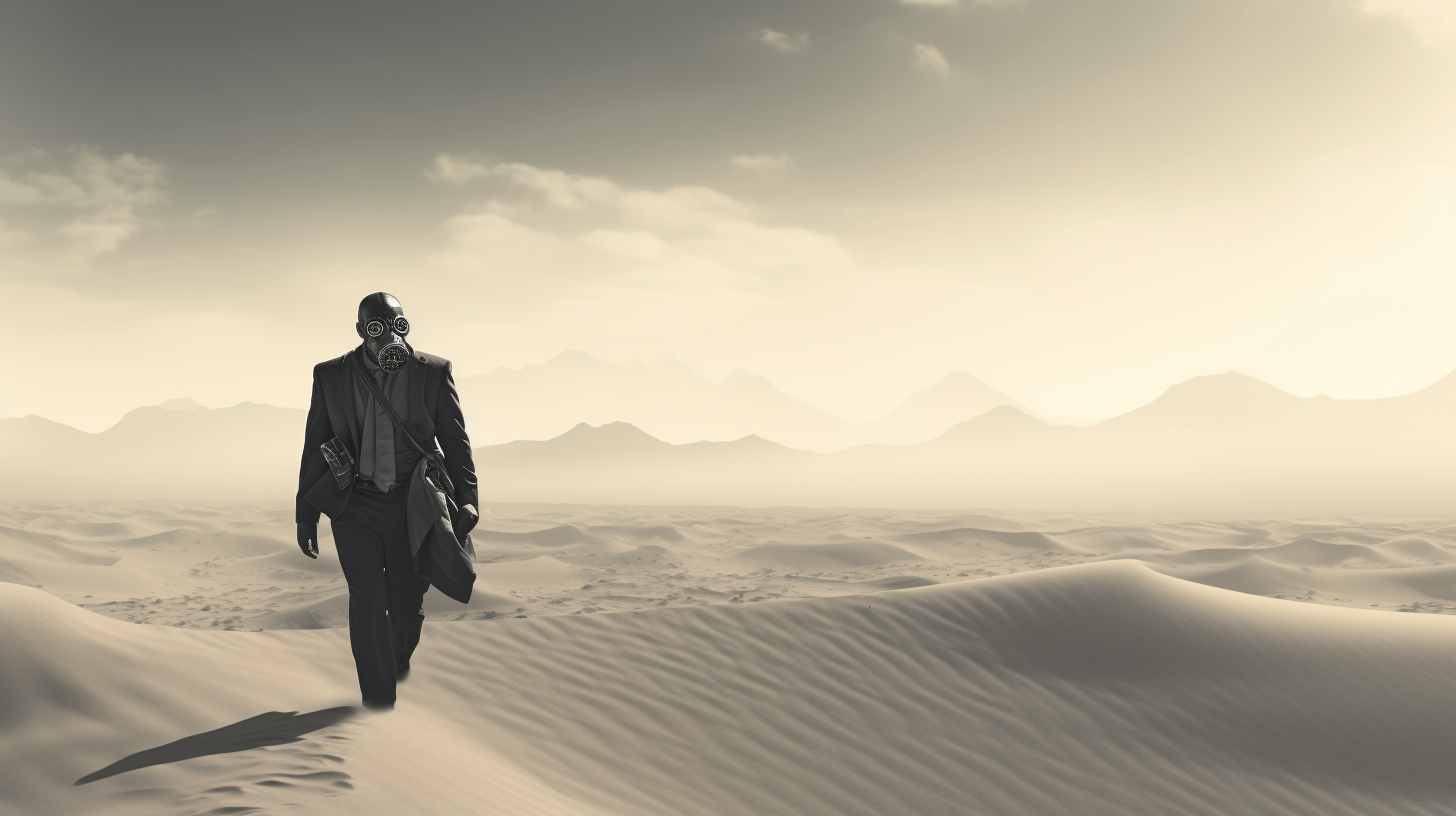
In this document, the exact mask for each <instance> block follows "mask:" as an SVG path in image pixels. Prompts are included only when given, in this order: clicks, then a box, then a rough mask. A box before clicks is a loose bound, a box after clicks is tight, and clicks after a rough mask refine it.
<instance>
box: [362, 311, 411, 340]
mask: <svg viewBox="0 0 1456 816" xmlns="http://www.w3.org/2000/svg"><path fill="white" fill-rule="evenodd" d="M364 329H365V331H367V332H369V336H370V337H380V336H382V335H383V334H384V333H385V332H387V331H393V332H394V333H395V334H397V335H399V336H400V337H404V336H405V335H407V334H409V330H410V324H409V321H408V320H405V319H404V315H395V316H394V318H393V319H392V320H391V319H388V318H383V317H375V318H370V320H369V325H367V326H365V327H364Z"/></svg>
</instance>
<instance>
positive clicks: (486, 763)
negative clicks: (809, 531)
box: [0, 561, 1456, 816]
mask: <svg viewBox="0 0 1456 816" xmlns="http://www.w3.org/2000/svg"><path fill="white" fill-rule="evenodd" d="M344 634H345V633H344V632H343V631H342V630H315V631H302V630H299V631H269V632H256V633H242V632H198V631H188V630H182V629H176V628H169V627H156V626H146V625H136V624H130V623H124V622H120V621H114V620H108V619H106V618H103V617H101V616H98V615H93V614H91V613H89V612H86V611H84V610H81V609H77V608H75V607H72V606H70V605H68V604H65V603H64V602H62V601H60V600H58V599H56V598H54V597H52V596H49V595H46V594H45V593H43V592H40V591H38V590H34V589H31V588H27V587H20V586H13V585H6V586H0V638H3V643H4V647H5V651H6V654H7V657H8V658H9V659H7V660H6V661H4V662H3V663H0V688H3V690H4V693H3V695H0V722H3V723H4V727H5V728H6V732H7V736H8V737H10V738H9V739H7V740H6V741H5V742H4V744H3V748H0V751H3V755H0V791H3V794H0V795H3V797H4V799H3V802H0V803H3V806H4V807H5V808H7V809H10V810H14V811H17V812H24V813H57V814H61V813H93V814H121V813H127V814H130V813H204V812H207V813H240V812H245V811H244V810H225V809H228V808H238V809H247V808H252V809H255V810H254V811H253V812H259V813H275V812H277V813H281V812H306V813H319V814H333V813H346V812H347V813H363V814H374V813H378V814H386V813H388V814H396V813H427V812H428V813H439V812H461V813H468V812H478V811H479V808H480V807H481V806H482V803H488V807H489V808H490V811H491V812H492V813H501V814H518V813H519V814H526V813H531V814H539V813H561V814H628V813H631V814H663V815H664V816H667V815H669V814H670V815H671V816H682V815H684V814H714V815H715V816H717V815H719V814H743V815H744V816H748V815H749V814H753V816H766V815H767V814H796V815H801V814H836V815H842V814H865V815H866V816H870V815H873V816H881V815H882V814H886V813H916V814H996V816H1016V814H1045V813H1078V814H1088V815H1089V816H1098V815H1100V814H1108V815H1109V816H1111V814H1118V815H1119V816H1122V815H1124V814H1150V815H1151V814H1157V816H1163V815H1164V814H1169V813H1180V814H1190V815H1192V816H1202V815H1203V814H1207V815H1208V816H1226V814H1231V813H1240V814H1242V813H1250V814H1253V813H1259V814H1263V813H1268V814H1320V816H1329V815H1330V814H1349V816H1376V815H1377V814H1416V813H1420V814H1445V813H1453V812H1456V804H1453V802H1456V776H1453V775H1452V774H1450V773H1449V767H1448V765H1449V763H1448V762H1447V759H1446V757H1448V756H1449V755H1450V753H1451V752H1452V751H1453V750H1456V710H1453V709H1452V708H1451V707H1450V706H1448V705H1446V704H1445V701H1446V700H1447V699H1449V698H1450V696H1451V695H1452V694H1453V693H1456V652H1453V651H1452V650H1451V649H1449V648H1447V645H1448V644H1449V642H1450V641H1451V639H1452V638H1453V637H1456V620H1452V619H1449V618H1447V617H1439V616H1429V615H1401V614H1394V613H1387V612H1369V611H1360V610H1352V609H1338V608H1333V607H1329V606H1318V605H1313V604H1294V603H1288V602H1286V601H1280V600H1272V599H1267V598H1260V597H1255V596H1251V595H1247V594H1241V593H1234V592H1228V591H1226V590H1221V589H1216V588H1213V587H1207V586H1202V585H1199V584H1196V583H1192V582H1188V581H1182V580H1177V579H1174V578H1171V577H1168V576H1164V575H1160V574H1158V573H1156V572H1154V571H1153V570H1151V569H1149V568H1148V567H1147V566H1145V565H1142V564H1138V563H1135V562H1128V561H1114V562H1103V563H1089V564H1083V565H1077V566H1070V567H1063V568H1057V569H1048V570H1041V571H1037V572H1032V573H1025V574H1020V575H1011V576H1003V577H999V578H990V579H982V580H977V581H969V582H959V583H950V584H941V585H934V586H925V587H921V588H914V589H902V590H893V591H885V592H876V593H867V594H855V595H847V596H841V597H836V598H814V599H803V600H787V601H779V602H774V603H760V604H748V605H735V604H715V605H710V606H699V607H692V608H678V609H663V610H658V611H644V612H640V613H633V612H624V613H617V614H597V615H584V616H560V617H551V618H538V619H527V620H517V619H512V618H503V619H500V620H493V621H464V622H459V623H427V624H426V628H425V634H424V639H423V642H422V647H421V648H422V651H421V653H420V656H419V658H418V664H417V667H416V669H415V673H414V675H413V676H412V677H411V679H410V680H409V682H408V683H407V684H406V685H404V686H402V687H401V699H400V703H399V706H398V707H397V708H396V709H395V710H394V711H392V712H388V713H382V714H365V713H359V712H355V711H344V712H339V713H332V712H335V711H336V709H338V708H339V707H341V706H347V705H349V704H350V703H351V702H352V698H353V692H354V689H353V688H352V682H353V676H352V666H351V664H350V662H349V656H348V651H347V643H346V639H345V637H344ZM604 656H610V657H609V658H604ZM269 712H275V713H273V714H269ZM289 712H295V714H290V713H289ZM230 724H231V725H230ZM204 732H208V733H206V734H205V733H204ZM300 732H301V733H300ZM194 734H197V735H199V737H198V738H196V739H194V740H192V741H190V742H182V743H179V744H175V745H172V747H170V748H166V749H165V750H164V749H163V746H168V745H169V744H173V743H176V741H178V740H182V738H184V737H188V736H189V735H194ZM240 745H241V746H250V747H249V749H248V750H233V751H229V752H225V753H207V754H206V755H198V754H199V752H210V751H216V750H221V749H227V748H229V747H232V748H236V747H237V746H240ZM148 749H154V750H152V752H151V753H149V754H146V755H143V757H141V758H139V759H137V760H133V764H138V763H140V762H143V761H148V758H151V759H159V760H166V759H168V758H170V760H171V761H162V762H161V764H155V765H150V766H148V767H140V768H136V769H133V770H126V771H124V772H121V773H115V774H114V775H110V776H106V777H105V778H100V779H97V780H96V781H91V782H88V783H87V784H84V785H80V786H77V785H73V783H74V782H75V781H76V780H78V779H81V778H83V777H87V776H88V775H92V774H95V773H96V772H98V771H101V770H103V769H106V768H108V767H109V766H112V765H113V764H114V763H116V762H118V761H119V760H122V759H124V758H126V757H128V756H131V755H134V754H137V753H138V752H142V751H145V750H148ZM182 757H191V758H182Z"/></svg>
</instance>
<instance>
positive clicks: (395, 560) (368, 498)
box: [332, 484, 430, 703]
mask: <svg viewBox="0 0 1456 816" xmlns="http://www.w3.org/2000/svg"><path fill="white" fill-rule="evenodd" d="M406 492H407V491H406V490H405V487H404V486H403V485H401V486H398V487H396V488H394V489H393V490H391V491H389V492H388V493H384V492H381V491H379V490H377V489H373V488H372V487H368V488H366V487H363V486H362V485H359V484H356V485H354V491H353V494H352V495H351V496H350V497H349V503H348V505H347V506H345V508H344V512H342V513H340V514H339V517H338V518H337V519H333V520H332V526H333V531H334V547H335V549H337V550H338V552H339V564H340V565H342V566H343V569H344V579H345V580H346V581H348V583H349V646H350V648H351V649H352V650H353V652H354V667H355V668H356V669H357V670H358V672H359V691H360V692H361V693H362V695H363V698H364V701H365V702H379V703H383V702H394V696H395V681H396V677H397V674H396V673H397V672H398V671H399V670H400V669H403V668H405V667H406V666H408V665H409V659H410V655H412V654H414V651H415V647H416V646H418V645H419V642H420V628H421V626H422V625H423V624H424V622H425V608H424V600H425V590H427V589H429V588H430V584H429V582H428V581H425V580H423V579H421V578H420V577H419V576H417V575H415V570H414V564H413V562H412V559H411V557H410V545H409V529H408V527H406V525H405V508H406V505H405V495H406Z"/></svg>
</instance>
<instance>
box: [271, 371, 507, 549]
mask: <svg viewBox="0 0 1456 816" xmlns="http://www.w3.org/2000/svg"><path fill="white" fill-rule="evenodd" d="M353 353H354V354H363V353H364V347H363V345H362V344H361V345H359V346H358V347H356V348H355V349H354V351H353ZM408 359H409V362H408V363H407V365H409V400H410V410H409V418H408V419H406V420H405V427H406V428H408V429H409V432H410V434H411V435H413V436H414V438H415V440H416V441H418V442H419V443H420V444H421V445H424V446H425V448H426V449H427V450H428V449H429V446H430V440H432V439H433V440H438V444H437V448H438V449H439V451H440V452H441V453H442V454H443V455H444V459H445V470H446V471H447V472H448V473H449V474H450V481H451V482H452V483H453V486H454V488H455V503H456V504H457V505H459V506H462V507H463V506H464V505H467V504H469V505H472V506H474V507H476V508H477V509H478V508H479V507H480V500H479V496H478V494H477V492H476V485H475V460H474V458H473V457H472V456H471V453H470V439H469V437H467V436H466V434H465V416H464V415H463V414H462V413H461V411H460V395H459V394H458V393H457V392H456V390H455V378H454V376H453V375H452V373H451V368H450V361H449V360H446V359H445V358H443V357H436V356H435V355H433V354H426V353H425V352H422V351H419V350H418V349H416V350H414V352H413V353H412V354H411V355H410V356H409V358H408ZM357 377H358V375H357V374H355V373H354V371H353V368H352V364H351V363H349V361H348V360H346V359H345V358H344V356H343V355H340V356H338V357H335V358H334V359H332V360H325V361H324V362H322V363H319V364H318V365H316V366H314V367H313V396H312V398H311V399H310V400H309V405H308V421H307V423H306V425H305V426H304V432H303V461H302V463H301V464H300V465H299V468H298V495H297V497H296V499H295V508H294V521H295V522H298V523H300V524H317V523H318V519H319V514H320V513H325V514H327V515H328V517H329V518H331V519H332V518H336V517H338V515H339V513H341V512H343V510H344V506H345V505H347V504H348V503H349V496H350V495H352V494H353V492H354V485H353V483H352V482H350V484H349V486H348V487H346V488H344V489H342V490H340V489H339V485H338V482H337V481H335V479H334V474H333V473H332V472H331V471H330V470H329V463H328V461H327V460H325V459H324V454H323V451H322V450H321V449H320V448H319V446H320V445H322V444H323V443H325V442H327V441H328V440H329V439H330V438H331V437H335V436H337V437H338V438H339V440H340V441H341V442H343V443H344V446H345V447H346V448H348V449H349V455H350V456H352V457H354V461H355V462H356V463H357V462H358V461H359V446H360V438H361V431H362V429H361V428H359V422H358V420H357V419H356V418H355V416H354V391H353V389H354V388H356V387H357V388H366V387H367V386H365V385H363V384H362V383H360V382H358V380H357ZM404 444H408V443H404ZM356 470H357V468H356ZM401 476H402V477H404V478H407V477H406V476H405V474H401ZM396 489H404V485H401V486H400V487H399V488H396Z"/></svg>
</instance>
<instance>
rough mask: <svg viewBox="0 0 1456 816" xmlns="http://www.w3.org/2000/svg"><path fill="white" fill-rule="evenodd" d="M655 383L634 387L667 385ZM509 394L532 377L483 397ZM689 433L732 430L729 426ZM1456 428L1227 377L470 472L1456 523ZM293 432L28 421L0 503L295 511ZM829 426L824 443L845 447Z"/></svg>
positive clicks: (488, 476) (491, 457)
mask: <svg viewBox="0 0 1456 816" xmlns="http://www.w3.org/2000/svg"><path fill="white" fill-rule="evenodd" d="M587 365H588V366H590V365H591V363H588V364H587ZM658 373H661V372H657V373H651V374H645V375H644V376H643V378H642V381H643V382H644V383H649V384H652V383H658V384H660V383H661V382H662V380H660V379H658V377H657V374H658ZM487 376H490V375H487ZM512 376H524V377H531V376H537V375H534V374H529V373H526V371H522V372H512V373H511V374H509V375H498V376H497V379H496V380H493V382H507V381H508V380H509V378H510V377H512ZM966 376H967V377H969V375H966ZM472 379H474V378H472ZM545 379H546V380H548V381H549V380H550V378H549V377H547V378H545ZM730 379H732V378H730ZM763 386H764V384H763V383H761V382H755V378H753V377H752V375H744V376H740V377H738V378H737V379H735V380H733V381H732V382H728V383H725V384H716V385H715V384H711V383H710V384H708V388H709V394H710V395H709V397H708V398H706V399H705V401H706V402H709V403H713V404H717V405H724V404H732V403H731V402H730V401H729V400H733V399H742V400H749V399H753V398H761V399H762V398H767V399H773V397H772V394H774V393H777V392H776V391H774V392H769V391H768V390H766V389H765V388H764V387H763ZM941 386H946V387H945V388H944V389H942V390H943V391H944V392H946V393H952V394H959V395H960V396H959V397H957V398H958V399H961V400H962V402H961V403H960V404H963V405H969V404H972V400H975V399H980V398H982V397H983V396H984V395H985V393H986V392H987V391H990V389H985V390H984V391H983V390H982V389H984V388H985V387H984V386H982V385H980V384H979V383H976V382H974V378H969V379H967V378H962V377H960V376H958V375H951V376H948V377H947V378H946V379H945V380H943V381H942V383H941V384H939V385H938V386H936V387H935V388H933V389H928V390H929V391H934V390H936V389H940V387H941ZM532 387H537V386H532ZM644 387H645V386H644ZM654 387H655V386H654ZM769 388H771V386H769ZM714 389H716V390H714ZM735 389H738V390H737V391H736V392H735ZM537 390H538V393H544V392H546V391H547V390H549V389H548V388H546V387H537ZM601 390H604V391H610V390H611V388H610V387H609V386H605V385H604V386H602V388H601ZM629 390H630V389H629ZM587 393H590V392H589V391H588V392H587ZM638 393H641V392H640V391H639V392H638ZM735 393H736V394H737V395H736V396H735ZM925 393H926V392H921V394H925ZM990 393H991V394H995V393H996V392H990ZM714 394H716V398H721V399H723V400H724V401H723V402H715V401H714V400H715V397H714V396H713V395H714ZM765 394H767V395H768V397H765V396H764V395H765ZM754 395H757V397H755V396H754ZM780 396H782V395H781V394H780ZM920 397H921V395H916V396H914V397H912V398H911V399H910V400H907V401H906V403H905V404H904V405H902V406H901V407H900V408H899V409H897V410H896V411H895V412H892V413H891V414H890V415H887V416H886V417H885V418H883V419H882V420H877V421H876V423H868V424H867V426H862V427H868V426H869V425H876V424H877V423H882V424H880V425H879V428H880V430H879V431H878V432H879V433H883V434H885V435H886V436H892V435H893V434H894V433H897V432H899V433H906V431H904V430H903V429H904V428H906V427H922V425H921V423H926V422H932V421H939V420H940V419H943V418H945V417H946V416H949V415H950V414H948V413H947V411H950V410H951V409H948V408H946V407H945V406H946V405H947V404H950V403H953V402H954V401H953V400H941V399H939V398H938V397H936V396H935V395H932V396H931V397H930V398H926V399H920ZM464 399H466V400H467V401H468V400H469V399H470V397H469V396H468V395H467V396H466V397H464ZM664 399H666V397H664ZM784 399H788V398H787V397H785V398H784ZM800 405H802V403H800ZM804 408H805V409H807V410H806V411H805V412H804V413H802V414H801V415H800V416H799V418H798V419H795V420H794V421H795V422H803V423H805V424H804V426H803V427H808V423H809V422H810V421H811V419H812V418H813V417H814V416H816V415H815V414H812V413H809V412H812V411H814V410H815V409H812V408H810V407H809V406H804ZM698 416H699V417H702V416H716V417H717V419H718V421H720V422H723V423H724V424H723V426H722V427H725V428H726V427H729V426H728V425H727V422H728V414H727V413H722V414H716V415H715V414H712V413H710V412H708V411H706V410H705V411H704V412H703V413H700V414H699V415H698ZM784 416H790V414H789V413H788V412H785V414H784ZM825 416H827V415H825ZM1453 416H1456V372H1453V373H1452V374H1450V375H1447V376H1446V377H1444V378H1443V379H1442V380H1440V381H1439V382H1437V383H1435V384H1434V385H1432V386H1430V387H1428V388H1425V389H1422V390H1420V391H1417V392H1414V393H1411V394H1406V395H1403V396H1399V397H1392V398H1388V399H1366V400H1336V399H1331V398H1329V397H1327V396H1324V395H1321V396H1317V397H1308V398H1306V397H1297V396H1294V395H1291V394H1288V393H1286V392H1284V391H1281V390H1279V389H1277V388H1275V387H1273V386H1271V385H1268V384H1267V383H1264V382H1261V381H1259V380H1256V379H1254V378H1252V377H1248V376H1245V375H1242V374H1237V373H1232V372H1230V373H1226V374H1219V375H1214V376H1208V377H1195V378H1193V379H1191V380H1188V381H1186V382H1183V383H1180V384H1178V385H1175V386H1173V387H1171V388H1169V389H1168V390H1167V391H1166V392H1164V393H1163V394H1162V395H1161V396H1159V397H1158V398H1157V399H1155V400H1153V401H1152V402H1151V403H1149V404H1147V405H1145V406H1143V407H1141V408H1138V409H1136V410H1133V411H1130V412H1128V413H1126V414H1123V415H1121V416H1118V417H1114V418H1112V419H1109V420H1106V421H1104V422H1101V423H1098V424H1096V425H1092V426H1088V427H1074V426H1069V425H1055V424H1051V423H1048V422H1046V421H1044V420H1043V419H1040V418H1038V417H1036V416H1033V415H1032V414H1030V413H1029V412H1028V411H1026V410H1025V409H1024V408H1023V407H1020V406H1017V405H1015V404H1004V403H1003V404H999V405H995V406H993V407H991V408H989V409H988V410H985V411H983V412H981V413H980V414H978V415H975V416H973V417H971V418H969V419H966V420H962V421H959V422H956V423H955V424H953V425H952V426H950V427H949V428H948V429H946V430H945V431H944V432H942V433H940V434H938V435H936V436H935V437H934V438H932V439H928V440H926V441H923V442H919V443H916V444H909V445H889V444H881V443H866V444H859V445H854V446H852V447H849V448H846V449H843V450H839V451H837V452H828V453H824V452H814V451H808V450H803V449H796V448H794V447H791V446H787V445H783V444H780V443H779V441H778V440H772V441H771V439H770V438H765V437H764V436H763V435H759V434H745V435H742V436H740V437H739V438H736V439H733V440H731V441H694V442H690V443H682V444H672V443H671V442H669V441H666V440H664V439H662V438H660V437H658V436H657V435H655V434H652V433H648V432H647V430H645V429H643V428H640V427H637V426H636V425H635V424H633V423H628V422H624V421H606V422H602V423H599V424H597V425H592V424H590V423H587V422H579V423H577V424H575V425H574V426H573V427H570V428H569V429H568V430H566V431H565V432H564V433H561V434H559V435H556V436H554V437H552V438H549V439H544V440H515V441H510V442H505V443H501V444H493V445H481V446H478V447H477V448H476V449H475V456H476V465H477V470H478V472H479V479H480V483H481V491H482V496H483V497H484V498H483V501H485V502H489V501H536V502H581V503H613V504H680V503H691V504H722V505H750V506H764V505H770V506H771V505H786V504H787V505H810V506H860V507H863V506H884V507H997V508H1008V509H1016V508H1023V509H1036V510H1091V511H1130V512H1187V513H1193V514H1229V515H1236V516H1248V517H1274V516H1291V515H1332V514H1347V515H1372V514H1374V515H1420V516H1439V517H1446V516H1456V433H1453V430H1452V420H1451V418H1452V417H1453ZM831 419H832V418H831ZM303 421H304V412H303V411H300V410H297V409H288V408H277V407H273V406H269V405H260V404H255V403H243V404H241V405H237V406H233V407H231V408H220V409H208V408H202V407H200V406H197V405H196V404H195V403H192V402H190V401H178V400H173V401H169V402H168V403H164V404H163V405H160V406H151V407H146V408H138V409H136V410H134V411H132V412H130V413H128V414H127V415H126V417H124V418H123V419H122V420H121V421H120V422H118V423H117V425H115V426H114V427H112V428H109V429H107V430H106V431H104V432H102V433H99V434H88V433H84V432H82V431H78V430H76V429H74V428H70V427H68V426H65V425H61V424H59V423H55V422H51V421H49V420H46V419H42V418H40V417H36V416H29V417H21V418H6V419H0V452H3V458H4V462H5V464H6V467H5V468H4V469H3V470H0V497H3V498H4V499H8V500H24V499H43V498H56V499H90V498H138V497H148V498H174V499H179V500H182V499H198V498H219V499H221V498H232V499H252V498H274V499H288V498H290V497H291V496H292V494H293V490H294V487H295V480H296V478H297V468H298V459H299V454H300V451H299V448H298V446H299V444H300V443H301V441H302V437H303ZM824 421H825V422H827V423H829V424H830V427H831V430H830V431H826V438H827V434H829V433H833V432H835V431H834V430H833V429H834V428H839V429H841V430H842V426H837V425H833V423H832V422H830V420H824ZM786 422H787V420H786ZM790 424H792V423H790ZM786 427H787V426H786Z"/></svg>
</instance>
